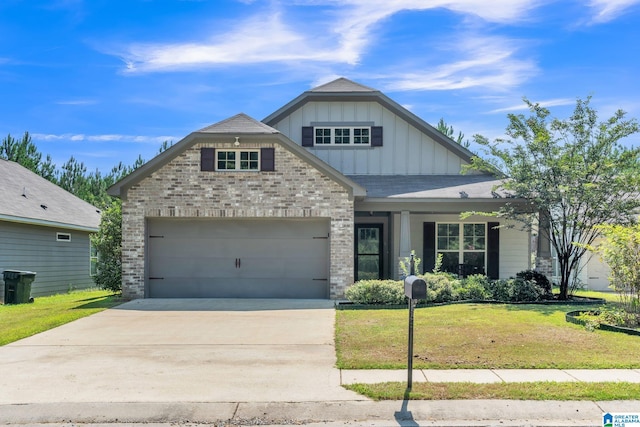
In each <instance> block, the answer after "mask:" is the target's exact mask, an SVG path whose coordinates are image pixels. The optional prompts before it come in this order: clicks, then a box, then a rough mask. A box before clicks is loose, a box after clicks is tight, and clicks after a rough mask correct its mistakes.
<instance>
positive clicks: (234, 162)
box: [216, 150, 260, 171]
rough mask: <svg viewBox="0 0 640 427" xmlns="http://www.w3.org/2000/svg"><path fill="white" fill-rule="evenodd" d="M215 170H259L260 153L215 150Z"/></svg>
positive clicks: (254, 151)
mask: <svg viewBox="0 0 640 427" xmlns="http://www.w3.org/2000/svg"><path fill="white" fill-rule="evenodd" d="M216 170H219V171H238V170H241V171H257V170H260V152H259V151H258V150H226V151H225V150H217V152H216Z"/></svg>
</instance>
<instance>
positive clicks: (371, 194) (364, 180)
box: [348, 175, 508, 199]
mask: <svg viewBox="0 0 640 427" xmlns="http://www.w3.org/2000/svg"><path fill="white" fill-rule="evenodd" d="M348 177H349V178H350V179H351V180H352V181H354V182H356V183H358V184H360V185H361V186H363V187H364V188H366V190H367V198H403V199H496V198H503V197H505V198H506V197H508V195H507V194H505V193H504V192H495V191H494V190H493V189H494V186H496V185H498V184H500V182H501V181H500V180H498V179H496V178H495V177H494V176H490V175H349V176H348Z"/></svg>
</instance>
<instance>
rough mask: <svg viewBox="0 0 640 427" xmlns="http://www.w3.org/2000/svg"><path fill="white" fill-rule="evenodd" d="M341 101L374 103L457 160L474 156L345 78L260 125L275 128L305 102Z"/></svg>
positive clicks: (311, 92)
mask: <svg viewBox="0 0 640 427" xmlns="http://www.w3.org/2000/svg"><path fill="white" fill-rule="evenodd" d="M341 101H342V102H354V101H355V102H358V101H360V102H377V103H379V104H380V105H382V106H383V107H385V108H387V109H388V110H389V111H391V112H392V113H394V114H396V115H397V116H398V117H400V118H402V119H403V120H405V121H406V122H407V123H409V124H410V125H412V126H413V127H415V128H416V129H418V130H419V131H420V132H422V133H424V134H426V135H427V136H429V137H430V138H431V139H433V140H434V141H435V142H436V143H438V144H440V145H442V146H443V147H445V148H446V149H447V150H449V151H451V152H452V153H454V154H455V155H457V156H458V157H460V159H462V161H464V162H466V163H470V162H471V157H473V155H474V154H473V153H472V152H471V151H469V150H468V149H466V148H465V147H464V146H462V145H460V144H458V143H457V142H455V141H454V140H452V139H451V138H449V137H447V136H445V135H444V134H442V132H440V131H438V130H437V129H436V128H434V127H433V126H431V125H430V124H429V123H427V122H426V121H424V120H423V119H421V118H420V117H418V116H417V115H415V114H413V113H412V112H411V111H409V110H407V109H406V108H404V107H403V106H401V105H400V104H398V103H397V102H395V101H394V100H392V99H391V98H389V97H388V96H386V95H384V94H383V93H382V92H380V91H378V90H375V89H371V88H368V87H366V86H363V85H360V84H359V83H355V82H353V81H351V80H348V79H345V78H339V79H337V80H334V81H332V82H329V83H327V84H325V85H322V86H318V87H317V88H315V89H311V90H309V91H306V92H304V93H303V94H301V95H300V96H298V97H297V98H295V99H294V100H293V101H291V102H289V103H288V104H286V105H284V106H283V107H281V108H280V109H278V110H276V111H275V112H273V113H272V114H270V115H269V116H267V117H266V118H265V119H264V120H263V122H264V123H266V124H267V125H270V126H276V125H277V124H278V123H279V122H280V121H281V120H283V119H284V118H285V117H287V116H289V115H291V114H292V113H293V112H294V111H296V110H298V109H300V108H302V107H303V106H304V105H305V104H306V103H308V102H341Z"/></svg>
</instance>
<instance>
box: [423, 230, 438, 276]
mask: <svg viewBox="0 0 640 427" xmlns="http://www.w3.org/2000/svg"><path fill="white" fill-rule="evenodd" d="M422 265H423V266H424V267H423V268H424V269H423V270H422V272H423V273H431V272H432V271H433V269H434V267H435V266H436V223H435V222H425V223H424V224H423V234H422Z"/></svg>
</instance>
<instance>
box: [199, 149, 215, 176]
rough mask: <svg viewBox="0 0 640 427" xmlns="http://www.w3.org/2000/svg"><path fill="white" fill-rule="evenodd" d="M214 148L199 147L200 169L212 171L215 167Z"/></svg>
mask: <svg viewBox="0 0 640 427" xmlns="http://www.w3.org/2000/svg"><path fill="white" fill-rule="evenodd" d="M215 157H216V149H215V148H201V149H200V170H201V171H214V170H216V168H215Z"/></svg>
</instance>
